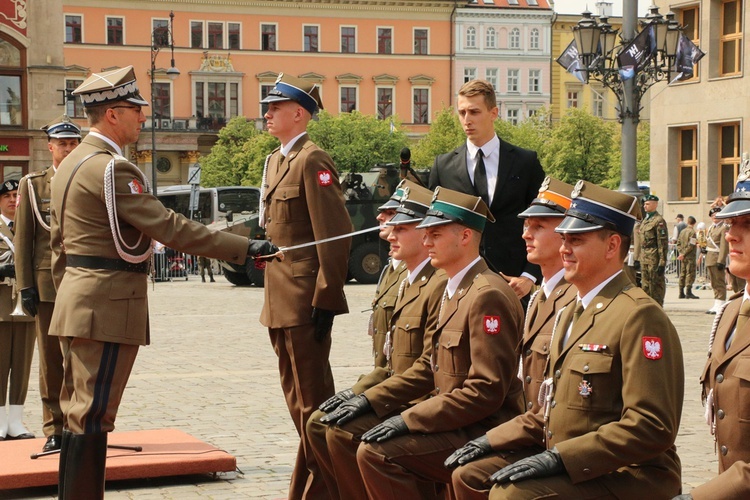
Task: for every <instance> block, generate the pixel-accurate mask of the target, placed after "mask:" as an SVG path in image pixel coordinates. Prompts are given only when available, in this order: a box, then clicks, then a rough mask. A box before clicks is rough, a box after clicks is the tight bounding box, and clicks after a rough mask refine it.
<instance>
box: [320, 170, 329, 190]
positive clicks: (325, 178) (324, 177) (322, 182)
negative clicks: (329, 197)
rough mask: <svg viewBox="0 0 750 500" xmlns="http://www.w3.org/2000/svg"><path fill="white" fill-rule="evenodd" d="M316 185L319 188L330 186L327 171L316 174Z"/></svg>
mask: <svg viewBox="0 0 750 500" xmlns="http://www.w3.org/2000/svg"><path fill="white" fill-rule="evenodd" d="M318 184H320V185H321V186H330V185H331V173H330V172H329V171H328V170H321V171H320V172H318Z"/></svg>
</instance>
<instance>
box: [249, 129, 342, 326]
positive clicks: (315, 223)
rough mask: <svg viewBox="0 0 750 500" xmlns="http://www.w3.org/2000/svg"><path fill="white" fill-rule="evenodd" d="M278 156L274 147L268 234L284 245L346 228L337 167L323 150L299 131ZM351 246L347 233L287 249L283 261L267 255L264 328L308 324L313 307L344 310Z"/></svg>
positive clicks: (269, 172)
mask: <svg viewBox="0 0 750 500" xmlns="http://www.w3.org/2000/svg"><path fill="white" fill-rule="evenodd" d="M280 159H281V152H280V150H276V151H275V152H274V153H273V154H272V155H271V158H270V159H269V163H268V170H267V184H268V187H267V189H266V190H265V193H264V196H265V207H266V212H265V213H266V235H267V236H268V239H269V240H270V241H272V242H273V243H274V244H275V245H276V246H279V247H283V246H291V245H296V244H300V243H308V242H311V241H316V240H321V239H324V238H329V237H332V236H339V235H342V234H346V233H349V232H351V231H352V223H351V219H350V218H349V214H348V212H347V211H346V207H345V206H344V195H343V194H342V192H341V185H340V184H339V179H338V172H337V171H336V167H335V166H334V164H333V160H332V159H331V157H330V156H329V155H328V153H326V152H325V151H323V150H322V149H320V148H318V146H316V145H315V144H314V143H313V142H312V141H311V140H310V139H309V137H308V136H307V135H304V136H302V137H300V138H299V139H298V140H297V142H296V143H295V144H294V146H293V147H292V149H291V151H290V152H289V154H288V155H287V156H286V158H284V160H283V161H281V162H279V160H280ZM277 166H278V171H277ZM350 247H351V238H344V239H341V240H337V241H333V242H330V243H324V244H322V245H313V246H309V247H305V248H300V249H297V250H290V251H288V252H286V254H285V256H284V260H283V261H279V260H272V261H270V262H269V263H268V265H267V266H266V271H265V273H266V277H265V283H266V285H265V302H264V304H263V311H262V312H261V315H260V322H261V323H262V324H263V325H265V326H267V327H268V328H289V327H293V326H300V325H308V324H311V323H312V319H311V316H312V309H313V307H317V308H319V309H324V310H327V311H332V312H334V313H336V314H342V313H347V312H349V309H348V306H347V304H346V297H345V296H344V283H345V282H346V275H347V267H348V261H349V248H350Z"/></svg>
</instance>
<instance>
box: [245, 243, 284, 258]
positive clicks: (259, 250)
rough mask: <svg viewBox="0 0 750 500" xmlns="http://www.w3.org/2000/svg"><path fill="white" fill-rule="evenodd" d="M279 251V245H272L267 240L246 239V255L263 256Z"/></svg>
mask: <svg viewBox="0 0 750 500" xmlns="http://www.w3.org/2000/svg"><path fill="white" fill-rule="evenodd" d="M278 251H279V247H277V246H276V245H274V244H273V243H271V242H270V241H268V240H253V239H249V240H247V256H248V257H252V258H255V257H263V256H266V255H272V254H275V253H276V252H278Z"/></svg>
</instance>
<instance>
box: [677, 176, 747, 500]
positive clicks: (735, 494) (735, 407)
mask: <svg viewBox="0 0 750 500" xmlns="http://www.w3.org/2000/svg"><path fill="white" fill-rule="evenodd" d="M746 168H747V167H745V168H743V172H742V173H741V174H740V176H739V177H738V182H737V188H736V190H735V192H734V193H732V194H731V195H729V199H728V203H727V205H726V207H724V208H723V209H722V210H721V212H719V213H717V214H716V218H717V219H720V220H722V221H724V223H725V226H726V241H727V243H728V244H729V252H730V254H731V260H730V263H729V270H730V271H731V273H732V274H734V275H736V276H738V277H740V278H744V279H745V280H747V279H748V278H750V180H748V177H749V176H750V175H749V174H750V172H748V171H747V170H746ZM748 316H750V292H749V291H748V287H747V285H745V290H744V291H743V292H740V293H737V294H735V295H734V296H733V297H731V298H730V302H729V303H728V304H727V306H726V307H725V308H723V309H722V310H721V311H720V312H719V317H718V318H717V320H716V321H715V322H714V327H713V330H712V331H711V340H710V342H709V345H710V346H711V347H710V350H709V352H708V361H707V362H706V367H705V369H704V370H703V376H702V377H701V384H702V385H703V401H704V403H705V406H706V413H707V417H708V424H709V426H710V429H711V434H713V435H714V438H715V440H716V443H715V445H714V452H716V451H718V452H719V453H718V458H719V475H718V476H717V477H715V478H713V479H712V480H711V481H709V482H707V483H706V484H703V485H701V486H698V487H697V488H695V489H693V490H692V491H691V492H690V494H686V495H682V496H680V497H679V498H684V499H690V498H694V499H695V500H707V499H716V500H719V499H722V500H723V499H727V498H750V481H749V480H748V477H750V437H748V423H747V414H746V412H747V401H748V397H750V387H748V370H747V368H748V366H749V365H748V356H749V355H750V325H749V324H748V322H747V318H748Z"/></svg>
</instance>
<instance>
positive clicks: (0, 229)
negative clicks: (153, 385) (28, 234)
mask: <svg viewBox="0 0 750 500" xmlns="http://www.w3.org/2000/svg"><path fill="white" fill-rule="evenodd" d="M13 224H14V226H15V221H13ZM0 234H2V235H3V236H5V237H6V238H8V239H9V240H10V241H11V243H13V246H14V247H15V240H14V236H13V231H11V230H10V228H9V227H8V226H7V225H6V224H5V221H4V220H3V219H2V218H0ZM8 252H10V246H9V245H8V244H7V243H6V242H5V239H3V238H0V255H2V256H4V257H5V256H7V257H9V256H10V254H9V253H8ZM3 261H4V262H5V259H4V260H3ZM11 262H12V261H10V262H7V263H11ZM5 283H8V284H5ZM5 283H3V282H0V321H13V322H19V321H20V322H22V323H25V322H30V321H34V318H32V317H31V316H28V315H26V316H11V315H10V313H11V312H13V309H15V307H16V300H17V296H16V294H17V293H18V290H20V288H18V285H17V284H16V286H13V284H12V280H11V281H8V280H7V279H6V280H5Z"/></svg>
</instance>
